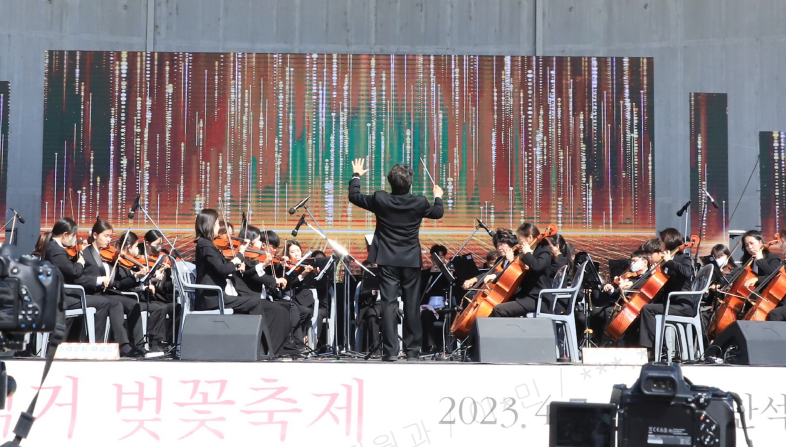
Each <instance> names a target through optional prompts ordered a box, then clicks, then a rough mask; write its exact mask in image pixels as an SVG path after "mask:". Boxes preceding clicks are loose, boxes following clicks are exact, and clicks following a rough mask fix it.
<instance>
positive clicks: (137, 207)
mask: <svg viewBox="0 0 786 447" xmlns="http://www.w3.org/2000/svg"><path fill="white" fill-rule="evenodd" d="M138 209H139V194H137V196H136V199H134V206H132V207H131V211H130V212H129V213H128V218H129V219H133V218H134V215H135V214H136V210H138Z"/></svg>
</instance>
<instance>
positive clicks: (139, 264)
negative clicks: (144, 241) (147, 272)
mask: <svg viewBox="0 0 786 447" xmlns="http://www.w3.org/2000/svg"><path fill="white" fill-rule="evenodd" d="M118 264H120V265H122V266H123V267H125V268H127V269H143V268H145V257H144V256H143V255H138V256H132V255H130V254H126V253H122V254H120V260H119V261H118ZM151 267H152V266H151Z"/></svg>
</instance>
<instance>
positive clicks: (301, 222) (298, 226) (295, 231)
mask: <svg viewBox="0 0 786 447" xmlns="http://www.w3.org/2000/svg"><path fill="white" fill-rule="evenodd" d="M304 223H306V215H305V214H303V215H302V216H300V220H299V221H297V225H295V229H294V230H292V237H297V232H298V231H299V230H300V226H301V225H303V224H304Z"/></svg>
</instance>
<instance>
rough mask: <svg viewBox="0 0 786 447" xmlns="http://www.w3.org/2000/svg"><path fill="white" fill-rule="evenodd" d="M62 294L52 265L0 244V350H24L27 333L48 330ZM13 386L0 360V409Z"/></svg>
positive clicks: (59, 309) (13, 247)
mask: <svg viewBox="0 0 786 447" xmlns="http://www.w3.org/2000/svg"><path fill="white" fill-rule="evenodd" d="M63 296H64V295H63V278H62V276H61V275H60V272H59V271H58V270H57V268H56V267H55V266H53V265H52V264H50V263H49V262H46V261H43V262H42V261H41V260H40V259H38V258H37V257H35V256H29V255H25V256H19V254H18V249H17V248H16V247H15V246H13V245H8V244H4V245H3V246H2V247H0V350H3V351H21V350H24V349H25V348H26V347H27V342H28V341H29V340H30V335H31V334H33V333H36V332H51V331H52V330H53V329H54V328H55V324H56V322H57V315H58V312H59V311H61V310H62V305H63ZM13 388H15V384H14V381H13V377H10V376H8V375H7V374H6V369H5V365H4V364H2V362H1V361H0V409H2V408H5V398H6V396H8V395H9V394H12V393H13Z"/></svg>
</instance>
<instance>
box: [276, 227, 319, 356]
mask: <svg viewBox="0 0 786 447" xmlns="http://www.w3.org/2000/svg"><path fill="white" fill-rule="evenodd" d="M284 252H285V253H286V256H285V259H286V261H287V264H286V265H285V266H284V269H285V270H286V273H287V274H286V275H285V278H286V280H287V284H286V286H285V287H284V289H283V291H284V296H286V297H287V298H288V299H289V300H291V301H292V302H294V303H295V304H296V305H297V309H298V312H299V317H300V318H299V321H298V324H297V326H296V327H295V337H297V339H298V340H303V341H304V342H305V341H307V336H306V334H307V333H308V328H309V327H310V326H311V317H312V316H313V315H314V305H315V302H314V295H313V294H312V293H311V286H314V285H315V284H314V283H313V282H314V277H315V276H316V274H315V272H316V270H315V269H314V266H313V265H306V264H303V265H300V266H298V268H297V269H296V270H294V271H292V273H289V271H290V270H291V267H293V266H294V265H295V264H297V263H298V261H300V260H301V259H302V258H303V248H302V247H301V246H300V242H298V241H296V240H291V241H287V243H286V248H285V250H284Z"/></svg>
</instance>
